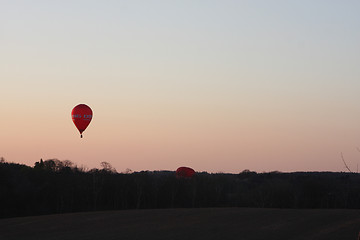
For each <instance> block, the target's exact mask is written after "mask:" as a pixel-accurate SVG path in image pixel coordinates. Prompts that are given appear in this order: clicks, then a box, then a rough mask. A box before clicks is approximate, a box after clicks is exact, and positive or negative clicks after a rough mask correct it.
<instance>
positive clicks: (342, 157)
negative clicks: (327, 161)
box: [340, 152, 353, 173]
mask: <svg viewBox="0 0 360 240" xmlns="http://www.w3.org/2000/svg"><path fill="white" fill-rule="evenodd" d="M340 155H341V159H342V161H343V163H344V165H345V168H346V169H347V170H348V171H349V172H350V173H353V171H351V169H350V168H349V166H348V165H347V164H346V162H345V159H344V155H343V153H342V152H341V153H340Z"/></svg>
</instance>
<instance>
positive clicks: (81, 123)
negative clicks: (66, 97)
mask: <svg viewBox="0 0 360 240" xmlns="http://www.w3.org/2000/svg"><path fill="white" fill-rule="evenodd" d="M92 116H93V113H92V110H91V108H90V107H89V106H87V105H85V104H79V105H77V106H76V107H74V108H73V110H72V111H71V118H72V120H73V122H74V124H75V126H76V128H77V129H78V130H79V132H80V134H82V133H83V131H85V129H86V128H87V126H89V124H90V122H91V119H92ZM81 137H82V135H81Z"/></svg>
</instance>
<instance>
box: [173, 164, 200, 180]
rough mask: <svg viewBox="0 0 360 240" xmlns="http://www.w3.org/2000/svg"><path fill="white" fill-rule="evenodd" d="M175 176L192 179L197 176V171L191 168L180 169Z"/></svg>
mask: <svg viewBox="0 0 360 240" xmlns="http://www.w3.org/2000/svg"><path fill="white" fill-rule="evenodd" d="M175 174H176V177H177V178H192V177H193V176H194V174H195V171H194V169H192V168H189V167H179V168H178V169H177V170H176V173H175Z"/></svg>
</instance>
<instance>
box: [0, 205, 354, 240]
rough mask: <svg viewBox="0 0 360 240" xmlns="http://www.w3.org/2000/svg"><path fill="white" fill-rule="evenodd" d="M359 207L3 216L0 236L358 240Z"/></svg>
mask: <svg viewBox="0 0 360 240" xmlns="http://www.w3.org/2000/svg"><path fill="white" fill-rule="evenodd" d="M359 231H360V210H318V209H312V210H296V209H251V208H200V209H154V210H123V211H105V212H88V213H71V214H58V215H45V216H34V217H21V218H8V219H0V239H1V240H26V239H29V240H32V239H34V240H35V239H36V240H42V239H44V240H45V239H46V240H69V239H76V240H95V239H106V240H111V239H139V240H140V239H141V240H145V239H146V240H151V239H154V240H155V239H156V240H162V239H164V240H165V239H166V240H177V239H179V240H180V239H181V240H184V239H196V240H199V239H206V240H209V239H217V240H226V239H236V240H252V239H274V240H281V239H286V240H289V239H306V240H311V239H314V240H315V239H316V240H321V239H324V240H325V239H326V240H332V239H334V240H342V239H350V240H357V236H358V233H359Z"/></svg>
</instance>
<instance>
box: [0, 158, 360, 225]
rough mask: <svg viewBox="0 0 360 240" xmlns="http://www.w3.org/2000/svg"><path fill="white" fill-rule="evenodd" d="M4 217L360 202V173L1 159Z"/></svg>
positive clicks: (355, 205)
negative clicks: (122, 169)
mask: <svg viewBox="0 0 360 240" xmlns="http://www.w3.org/2000/svg"><path fill="white" fill-rule="evenodd" d="M0 160H1V161H0V217H2V218H4V217H16V216H29V215H41V214H55V213H68V212H81V211H97V210H120V209H149V208H204V207H253V208H357V209H358V208H360V175H359V174H357V173H345V172H293V173H281V172H267V173H256V172H253V171H249V170H244V171H242V172H240V173H238V174H227V173H207V172H197V173H196V175H195V176H194V177H192V178H190V179H185V178H177V177H176V176H175V172H174V171H141V172H131V171H128V172H126V173H118V172H116V170H115V169H114V168H112V167H111V165H110V164H109V163H107V162H103V163H102V164H101V165H102V169H91V170H86V169H83V168H79V167H77V166H76V165H75V164H73V163H72V162H71V161H68V160H66V161H60V160H57V159H49V160H46V161H43V160H40V161H39V162H36V163H35V165H34V167H30V166H26V165H22V164H16V163H8V162H6V161H5V160H4V159H3V158H1V159H0Z"/></svg>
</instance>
